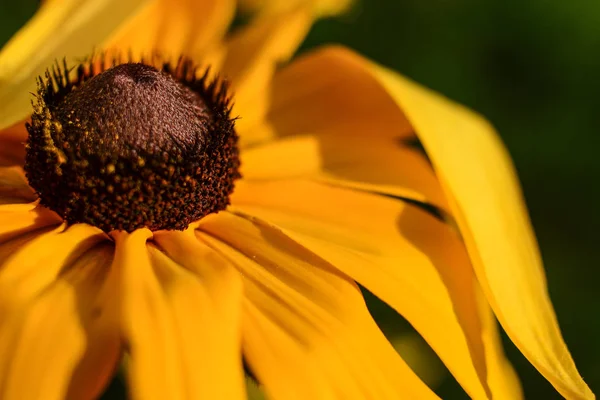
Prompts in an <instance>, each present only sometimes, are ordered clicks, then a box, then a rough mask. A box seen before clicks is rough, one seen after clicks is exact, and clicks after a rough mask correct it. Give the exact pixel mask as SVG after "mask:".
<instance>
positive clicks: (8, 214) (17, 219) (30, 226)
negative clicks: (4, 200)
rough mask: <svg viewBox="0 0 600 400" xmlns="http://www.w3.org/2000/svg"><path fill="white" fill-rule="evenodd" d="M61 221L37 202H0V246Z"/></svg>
mask: <svg viewBox="0 0 600 400" xmlns="http://www.w3.org/2000/svg"><path fill="white" fill-rule="evenodd" d="M61 222H62V221H61V219H60V217H59V216H58V215H56V214H55V213H53V212H52V211H50V210H48V209H46V208H44V207H41V206H38V205H37V203H29V204H4V205H2V204H0V246H2V245H3V244H4V243H6V242H8V241H9V240H11V239H13V238H15V237H18V236H20V235H23V234H25V233H28V232H33V231H36V230H39V229H42V228H44V227H46V226H50V225H59V224H60V223H61Z"/></svg>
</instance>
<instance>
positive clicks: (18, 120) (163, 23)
mask: <svg viewBox="0 0 600 400" xmlns="http://www.w3.org/2000/svg"><path fill="white" fill-rule="evenodd" d="M238 3H240V4H239V6H240V7H244V9H246V10H254V11H255V15H254V18H253V19H252V21H251V22H250V23H249V24H248V25H246V26H243V27H241V28H239V29H238V30H236V31H235V32H234V33H230V34H227V29H228V26H229V24H230V23H231V20H232V18H233V15H234V12H235V9H236V6H237V4H236V2H235V1H234V0H201V1H194V0H178V1H172V0H153V1H152V0H119V1H113V0H94V1H92V0H88V1H79V0H78V1H75V0H64V1H59V0H49V1H46V2H44V3H43V5H42V7H41V8H40V10H39V11H38V13H37V14H36V15H35V17H34V18H33V19H32V20H31V21H30V22H29V23H28V24H27V25H26V26H25V27H24V28H23V29H22V30H21V31H20V32H18V33H17V34H16V35H15V36H14V37H13V39H12V40H11V41H10V42H9V43H8V44H7V45H6V46H5V47H4V48H3V49H2V50H1V51H0V354H2V358H1V359H0V398H2V399H8V400H11V399H23V398H26V399H38V398H40V399H41V398H43V399H57V400H58V399H63V398H76V399H85V398H94V397H95V396H97V395H98V394H99V393H101V391H102V390H103V388H104V387H105V386H106V384H107V382H108V381H109V380H110V378H111V377H112V376H113V374H114V373H115V370H116V368H117V366H118V365H119V363H120V362H123V363H124V365H125V370H126V374H127V379H128V386H129V389H130V393H131V397H132V398H134V399H154V398H156V399H165V398H169V399H202V398H226V399H238V398H239V399H241V398H244V397H245V392H246V388H245V382H244V373H243V367H242V357H243V359H244V360H245V362H246V364H247V366H248V367H249V368H250V370H251V371H252V373H253V374H254V375H255V376H256V378H257V379H258V381H259V382H260V383H261V385H262V388H263V390H264V391H265V392H266V393H267V395H268V397H269V398H273V399H286V400H287V399H307V398H314V399H334V398H340V399H351V398H356V399H398V398H406V399H429V398H431V399H434V398H437V396H436V395H435V394H434V393H433V391H432V390H431V389H430V388H428V387H427V386H426V385H425V384H424V383H423V382H422V381H421V380H420V379H419V378H418V377H417V376H416V374H415V373H414V372H413V371H412V370H411V369H410V368H409V366H408V365H407V364H406V363H405V362H404V361H403V360H402V358H401V357H400V356H398V354H397V353H396V352H395V351H394V349H393V347H392V346H391V344H390V343H389V342H388V341H387V340H386V338H385V337H384V336H383V334H382V333H381V331H380V330H379V328H378V327H377V325H376V324H375V322H374V321H373V319H372V317H371V316H370V315H369V312H368V310H367V308H366V306H365V304H364V300H363V297H362V294H361V292H360V290H359V288H358V285H357V283H358V284H360V285H362V286H364V287H365V288H366V289H368V290H369V291H371V292H372V293H374V294H375V295H376V296H378V297H379V298H380V299H381V300H383V301H384V302H386V303H387V304H389V305H390V306H391V307H393V308H394V309H395V310H396V311H397V312H398V313H400V314H401V315H402V316H404V317H405V318H406V319H407V320H408V321H409V322H410V323H411V324H412V326H414V328H415V329H416V330H417V331H418V332H419V334H420V335H421V336H422V337H423V338H424V339H425V340H426V341H427V343H428V344H429V345H430V346H431V348H432V349H433V350H434V351H435V352H436V353H437V354H438V356H439V357H440V359H441V360H442V361H443V362H444V363H445V365H446V366H447V367H448V369H449V371H450V372H451V373H452V374H453V375H454V377H455V378H456V379H457V381H458V382H459V383H460V385H461V386H462V387H463V388H464V389H465V391H466V392H467V394H468V395H469V396H470V397H471V398H474V399H491V398H494V399H518V398H521V397H522V393H521V389H520V384H519V381H518V378H517V377H516V375H515V373H514V371H513V369H512V367H511V365H510V364H509V362H508V360H507V359H506V357H505V355H504V352H503V350H502V346H501V342H500V339H499V333H498V328H497V324H496V320H495V317H497V319H498V320H499V321H500V324H501V325H502V327H503V328H504V329H505V331H506V332H507V334H508V335H509V337H510V338H511V339H512V341H513V342H514V343H515V344H516V345H517V347H518V348H519V349H520V350H521V351H522V352H523V354H524V355H525V356H526V357H527V358H528V359H529V360H530V362H531V363H532V364H533V365H534V366H535V367H536V368H537V369H538V370H539V371H540V372H541V373H542V374H543V375H544V376H545V377H546V378H547V379H548V380H549V381H550V383H552V384H553V385H554V387H555V388H556V389H557V391H558V392H559V393H560V394H561V395H563V396H564V397H566V398H568V399H593V398H594V395H593V394H592V392H591V391H590V389H589V388H588V387H587V386H586V384H585V383H584V382H583V380H582V379H581V377H580V376H579V374H578V372H577V370H576V368H575V365H574V363H573V360H572V358H571V356H570V354H569V352H568V350H567V348H566V346H565V344H564V342H563V340H562V337H561V334H560V331H559V328H558V323H557V321H556V317H555V314H554V311H553V309H552V305H551V303H550V300H549V298H548V294H547V289H546V282H545V277H544V272H543V268H542V263H541V259H540V255H539V251H538V249H537V244H536V241H535V237H534V235H533V232H532V229H531V226H530V223H529V220H528V216H527V212H526V210H525V208H524V204H523V201H522V199H521V194H520V191H519V187H518V183H517V180H516V177H515V173H514V170H513V167H512V165H511V162H510V160H509V158H508V156H507V154H506V152H505V150H504V148H503V147H502V145H501V143H500V142H499V140H498V138H497V136H496V134H495V132H494V131H493V129H492V128H491V127H490V126H489V125H488V124H487V123H486V122H485V121H484V120H482V119H481V118H480V117H479V116H477V115H475V114H473V113H472V112H470V111H468V110H465V109H464V108H463V107H461V106H458V105H456V104H454V103H452V102H451V101H449V100H447V99H444V98H442V97H441V96H439V95H437V94H435V93H432V92H430V91H429V90H427V89H425V88H422V87H420V86H419V85H417V84H415V83H414V82H411V81H409V80H407V79H406V78H403V77H402V76H400V75H398V74H397V73H395V72H392V71H389V70H386V69H384V68H382V67H380V66H378V65H376V64H374V63H373V62H371V61H369V60H366V59H364V58H363V57H361V56H360V55H358V54H355V53H353V52H352V51H350V50H348V49H344V48H339V47H325V48H322V49H319V50H316V51H313V52H310V53H307V54H306V55H304V56H302V57H300V58H298V59H297V60H295V61H293V62H291V63H289V64H286V65H285V66H284V67H282V68H278V66H279V65H281V64H284V63H287V62H288V60H289V59H290V58H291V57H292V55H293V53H294V52H295V50H296V49H297V47H298V46H299V44H300V43H301V42H302V40H303V38H304V36H305V35H306V33H307V32H308V30H309V29H310V26H311V24H312V22H313V20H314V19H315V17H317V16H320V15H329V14H333V13H336V12H339V11H340V10H342V9H345V8H347V6H348V1H339V0H323V1H317V0H295V1H293V2H283V1H276V0H262V1H256V0H254V1H252V0H240V1H239V2H238ZM92 49H95V50H96V51H100V50H103V49H113V50H125V51H131V52H132V54H136V55H139V54H144V53H149V52H153V51H159V52H161V53H163V54H165V55H166V56H177V55H179V54H181V53H183V54H186V55H189V56H191V57H192V58H193V59H194V60H195V61H196V62H198V63H200V64H202V63H205V64H210V65H211V66H212V67H213V71H214V72H216V73H219V74H221V75H224V76H226V77H227V78H228V79H230V80H231V82H232V84H233V88H234V90H235V92H236V101H235V110H234V114H237V115H240V116H241V117H242V118H241V119H240V120H238V121H237V122H238V123H237V130H238V132H239V134H240V138H241V146H242V149H241V160H242V168H243V175H244V178H243V179H242V180H241V181H240V182H239V183H238V184H237V186H236V190H235V192H234V195H233V197H232V205H231V207H230V208H228V209H227V210H226V211H224V212H221V213H219V214H213V215H210V216H208V217H206V218H204V219H202V220H200V221H198V222H197V223H195V224H194V225H193V226H191V227H190V228H189V229H188V230H186V231H184V232H172V231H158V232H150V231H148V230H145V229H143V230H138V231H135V232H133V233H131V234H127V233H124V232H114V233H112V234H111V235H110V236H109V235H106V234H104V233H103V232H101V231H100V230H99V229H97V228H94V227H91V226H88V225H84V224H76V225H72V226H66V224H64V223H63V222H62V221H61V219H60V218H59V217H58V216H57V215H56V214H54V213H53V212H51V211H49V210H47V209H44V208H42V207H41V206H39V205H38V204H37V202H36V200H35V193H34V192H33V191H32V189H31V188H30V187H29V186H28V185H27V181H26V177H25V175H24V172H23V169H22V165H23V157H24V153H25V150H24V146H23V143H24V142H25V141H26V131H25V128H24V125H23V121H25V120H26V119H27V118H28V115H29V114H30V112H31V109H30V107H31V106H30V92H32V91H33V90H34V88H35V77H36V76H38V75H41V74H42V73H43V71H44V70H45V69H46V68H47V67H48V65H50V64H52V62H54V60H55V59H56V58H58V59H60V58H62V57H66V58H67V60H68V61H71V62H72V61H75V60H77V59H81V58H83V57H85V56H86V55H89V53H90V51H91V50H92ZM416 139H418V140H419V141H420V143H422V145H423V147H424V149H425V152H426V156H425V155H424V154H423V153H422V152H421V151H419V150H418V149H416V148H415V147H414V146H411V145H410V144H409V143H410V142H411V141H412V142H414V141H415V140H416ZM423 204H425V205H427V206H428V207H429V208H433V209H435V210H437V212H438V214H439V215H441V217H439V216H437V217H436V216H434V215H433V214H432V213H430V212H426V211H424V209H423V207H421V206H420V205H423ZM494 316H495V317H494Z"/></svg>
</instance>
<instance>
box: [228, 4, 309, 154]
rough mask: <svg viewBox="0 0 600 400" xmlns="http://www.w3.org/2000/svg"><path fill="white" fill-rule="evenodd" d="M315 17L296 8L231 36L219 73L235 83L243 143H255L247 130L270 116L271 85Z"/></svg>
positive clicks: (243, 28)
mask: <svg viewBox="0 0 600 400" xmlns="http://www.w3.org/2000/svg"><path fill="white" fill-rule="evenodd" d="M312 22H313V16H312V15H311V13H310V10H308V9H307V8H306V7H295V8H292V9H291V10H288V11H286V12H282V13H280V14H278V15H275V16H263V17H259V18H257V19H256V20H254V21H252V22H251V23H250V24H249V25H247V26H245V27H242V28H240V29H239V30H238V31H236V32H235V33H234V34H233V35H232V37H230V38H229V39H228V40H227V42H226V43H225V45H224V47H223V50H222V51H223V52H222V54H220V55H219V56H218V57H219V58H220V59H221V61H220V64H221V69H220V71H219V74H220V75H221V76H223V77H224V78H226V79H228V80H229V81H231V83H232V85H233V90H234V92H235V104H234V110H233V115H234V116H236V115H240V116H241V117H242V118H240V119H239V120H237V121H236V128H237V130H238V132H239V133H240V137H241V141H242V143H247V142H252V141H253V139H252V138H251V137H246V136H247V130H248V128H249V127H251V126H252V125H254V124H256V123H257V121H259V120H260V119H261V118H262V117H263V116H264V114H265V113H266V110H267V107H268V102H269V96H270V93H269V90H268V88H269V84H270V82H271V78H272V77H273V74H274V73H275V69H276V67H277V65H278V64H279V63H282V62H284V61H287V60H288V59H289V58H290V57H291V56H292V55H293V53H294V52H295V51H296V49H297V48H298V46H300V44H301V43H302V40H303V39H304V37H305V36H306V34H307V33H308V30H309V29H310V26H311V24H312Z"/></svg>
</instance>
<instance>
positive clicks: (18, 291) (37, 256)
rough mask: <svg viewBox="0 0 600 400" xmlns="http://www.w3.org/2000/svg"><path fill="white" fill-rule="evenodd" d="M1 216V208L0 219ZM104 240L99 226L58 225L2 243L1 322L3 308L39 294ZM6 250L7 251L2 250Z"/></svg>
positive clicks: (0, 248)
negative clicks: (74, 262)
mask: <svg viewBox="0 0 600 400" xmlns="http://www.w3.org/2000/svg"><path fill="white" fill-rule="evenodd" d="M23 214H24V213H23ZM1 215H2V214H1V209H0V218H1ZM42 227H43V226H41V227H40V226H37V227H36V228H37V229H40V228H42ZM12 232H14V230H13V231H12ZM23 233H25V232H20V233H19V234H21V235H22V234H23ZM103 240H107V237H106V235H105V234H103V233H102V231H100V230H99V229H97V228H93V227H91V226H89V225H86V224H76V225H72V226H70V227H68V228H65V227H64V225H60V226H58V227H57V228H55V229H53V230H51V231H47V232H42V233H40V234H37V235H35V234H34V236H33V237H26V240H25V241H17V244H18V246H15V243H12V242H11V241H7V242H5V243H3V244H1V245H0V254H1V258H0V325H1V324H2V321H3V315H4V313H3V311H4V310H7V309H10V308H12V307H13V306H14V305H15V304H20V303H23V302H27V301H29V300H30V299H31V298H32V297H35V296H36V295H38V294H39V293H40V292H42V291H43V290H44V289H45V288H46V287H48V286H49V285H50V284H51V283H52V282H53V281H54V280H55V279H56V278H57V277H58V276H59V274H60V273H61V272H62V271H63V270H64V268H65V266H67V265H69V263H71V262H73V261H74V260H75V259H77V258H78V257H79V256H81V255H82V254H83V253H85V252H86V251H87V250H89V249H90V247H92V246H94V245H95V244H97V243H99V242H101V241H103ZM5 250H9V251H10V252H6V253H5V252H4V251H5ZM0 376H1V375H0Z"/></svg>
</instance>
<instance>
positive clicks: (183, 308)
mask: <svg viewBox="0 0 600 400" xmlns="http://www.w3.org/2000/svg"><path fill="white" fill-rule="evenodd" d="M113 236H114V237H115V240H116V254H115V259H114V262H113V265H112V269H111V276H110V278H109V281H110V287H111V288H112V298H113V299H114V300H113V303H112V309H113V310H116V312H117V314H118V315H117V316H116V317H117V324H118V326H119V328H120V330H121V332H122V336H123V338H124V340H125V346H126V349H127V352H128V353H129V355H130V359H129V362H128V378H129V387H130V390H131V395H132V398H134V399H148V398H160V399H163V398H169V399H184V398H194V399H195V398H205V397H202V396H207V395H208V396H209V397H211V398H212V397H214V396H216V397H215V398H224V397H222V396H224V395H225V396H229V395H231V396H233V397H231V398H234V399H235V398H241V391H242V389H243V380H242V372H241V360H240V359H239V340H236V324H237V323H238V321H239V318H236V315H237V313H238V312H239V311H238V309H239V301H238V302H236V301H235V300H236V296H237V298H239V296H240V292H239V288H240V286H239V285H236V284H235V280H232V279H233V278H232V276H233V277H235V275H231V274H227V272H226V269H225V268H221V267H222V266H221V265H219V264H217V265H216V266H217V267H218V268H219V270H220V272H222V273H223V272H224V275H221V274H219V270H218V269H215V264H214V263H212V264H208V263H207V264H206V265H203V264H202V261H206V258H205V259H204V260H202V259H197V258H195V257H194V256H197V255H198V253H199V251H194V252H193V256H191V257H185V256H184V255H181V254H180V255H177V258H178V259H179V261H181V262H182V263H184V265H185V266H186V267H188V268H194V269H199V270H204V271H205V273H204V275H205V276H206V275H212V279H211V280H210V281H201V280H200V279H199V277H198V276H195V275H194V274H193V273H192V272H191V271H189V270H185V269H183V268H181V266H179V265H177V264H175V263H174V262H173V261H172V260H170V259H169V258H167V257H166V256H165V255H164V254H162V253H161V252H159V251H158V250H157V249H156V248H152V247H150V246H148V245H147V243H146V240H147V239H148V238H150V237H151V236H152V234H151V233H150V231H148V230H144V229H142V230H137V231H135V232H133V233H131V234H128V233H125V232H115V233H113ZM162 243H163V244H166V246H167V247H168V248H170V250H173V248H176V246H178V245H179V246H181V245H182V243H181V242H180V243H173V242H171V241H169V240H168V239H167V238H164V239H163V240H162ZM183 245H185V246H187V244H185V243H184V244H183ZM211 261H214V260H211ZM211 268H213V271H210V272H209V270H210V269H211ZM236 286H237V289H236ZM228 289H231V295H232V296H233V297H232V300H231V299H228V298H226V297H225V296H224V295H225V293H226V291H227V290H228ZM220 291H224V292H221V293H220V296H218V294H219V292H220ZM236 291H237V294H236ZM236 304H237V305H236ZM194 306H195V307H194ZM219 312H222V313H223V314H222V315H218V313H219ZM219 318H222V320H221V321H220V323H219V322H218V319H219ZM238 332H239V329H238ZM195 335H197V336H196V337H195ZM203 338H204V339H207V341H203V340H202V339H203ZM208 339H210V341H208ZM236 348H237V349H238V351H237V354H238V358H237V362H238V365H237V369H236V368H235V365H232V363H233V362H234V361H235V360H232V359H231V358H232V355H234V354H235V353H236V351H235V350H236ZM221 353H222V355H223V357H224V358H223V359H222V360H220V359H219V357H220V356H221ZM201 354H202V355H204V357H206V358H205V359H203V360H202V362H200V360H199V357H200V355H201ZM213 363H214V369H211V368H212V366H213ZM225 398H226V397H225Z"/></svg>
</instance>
